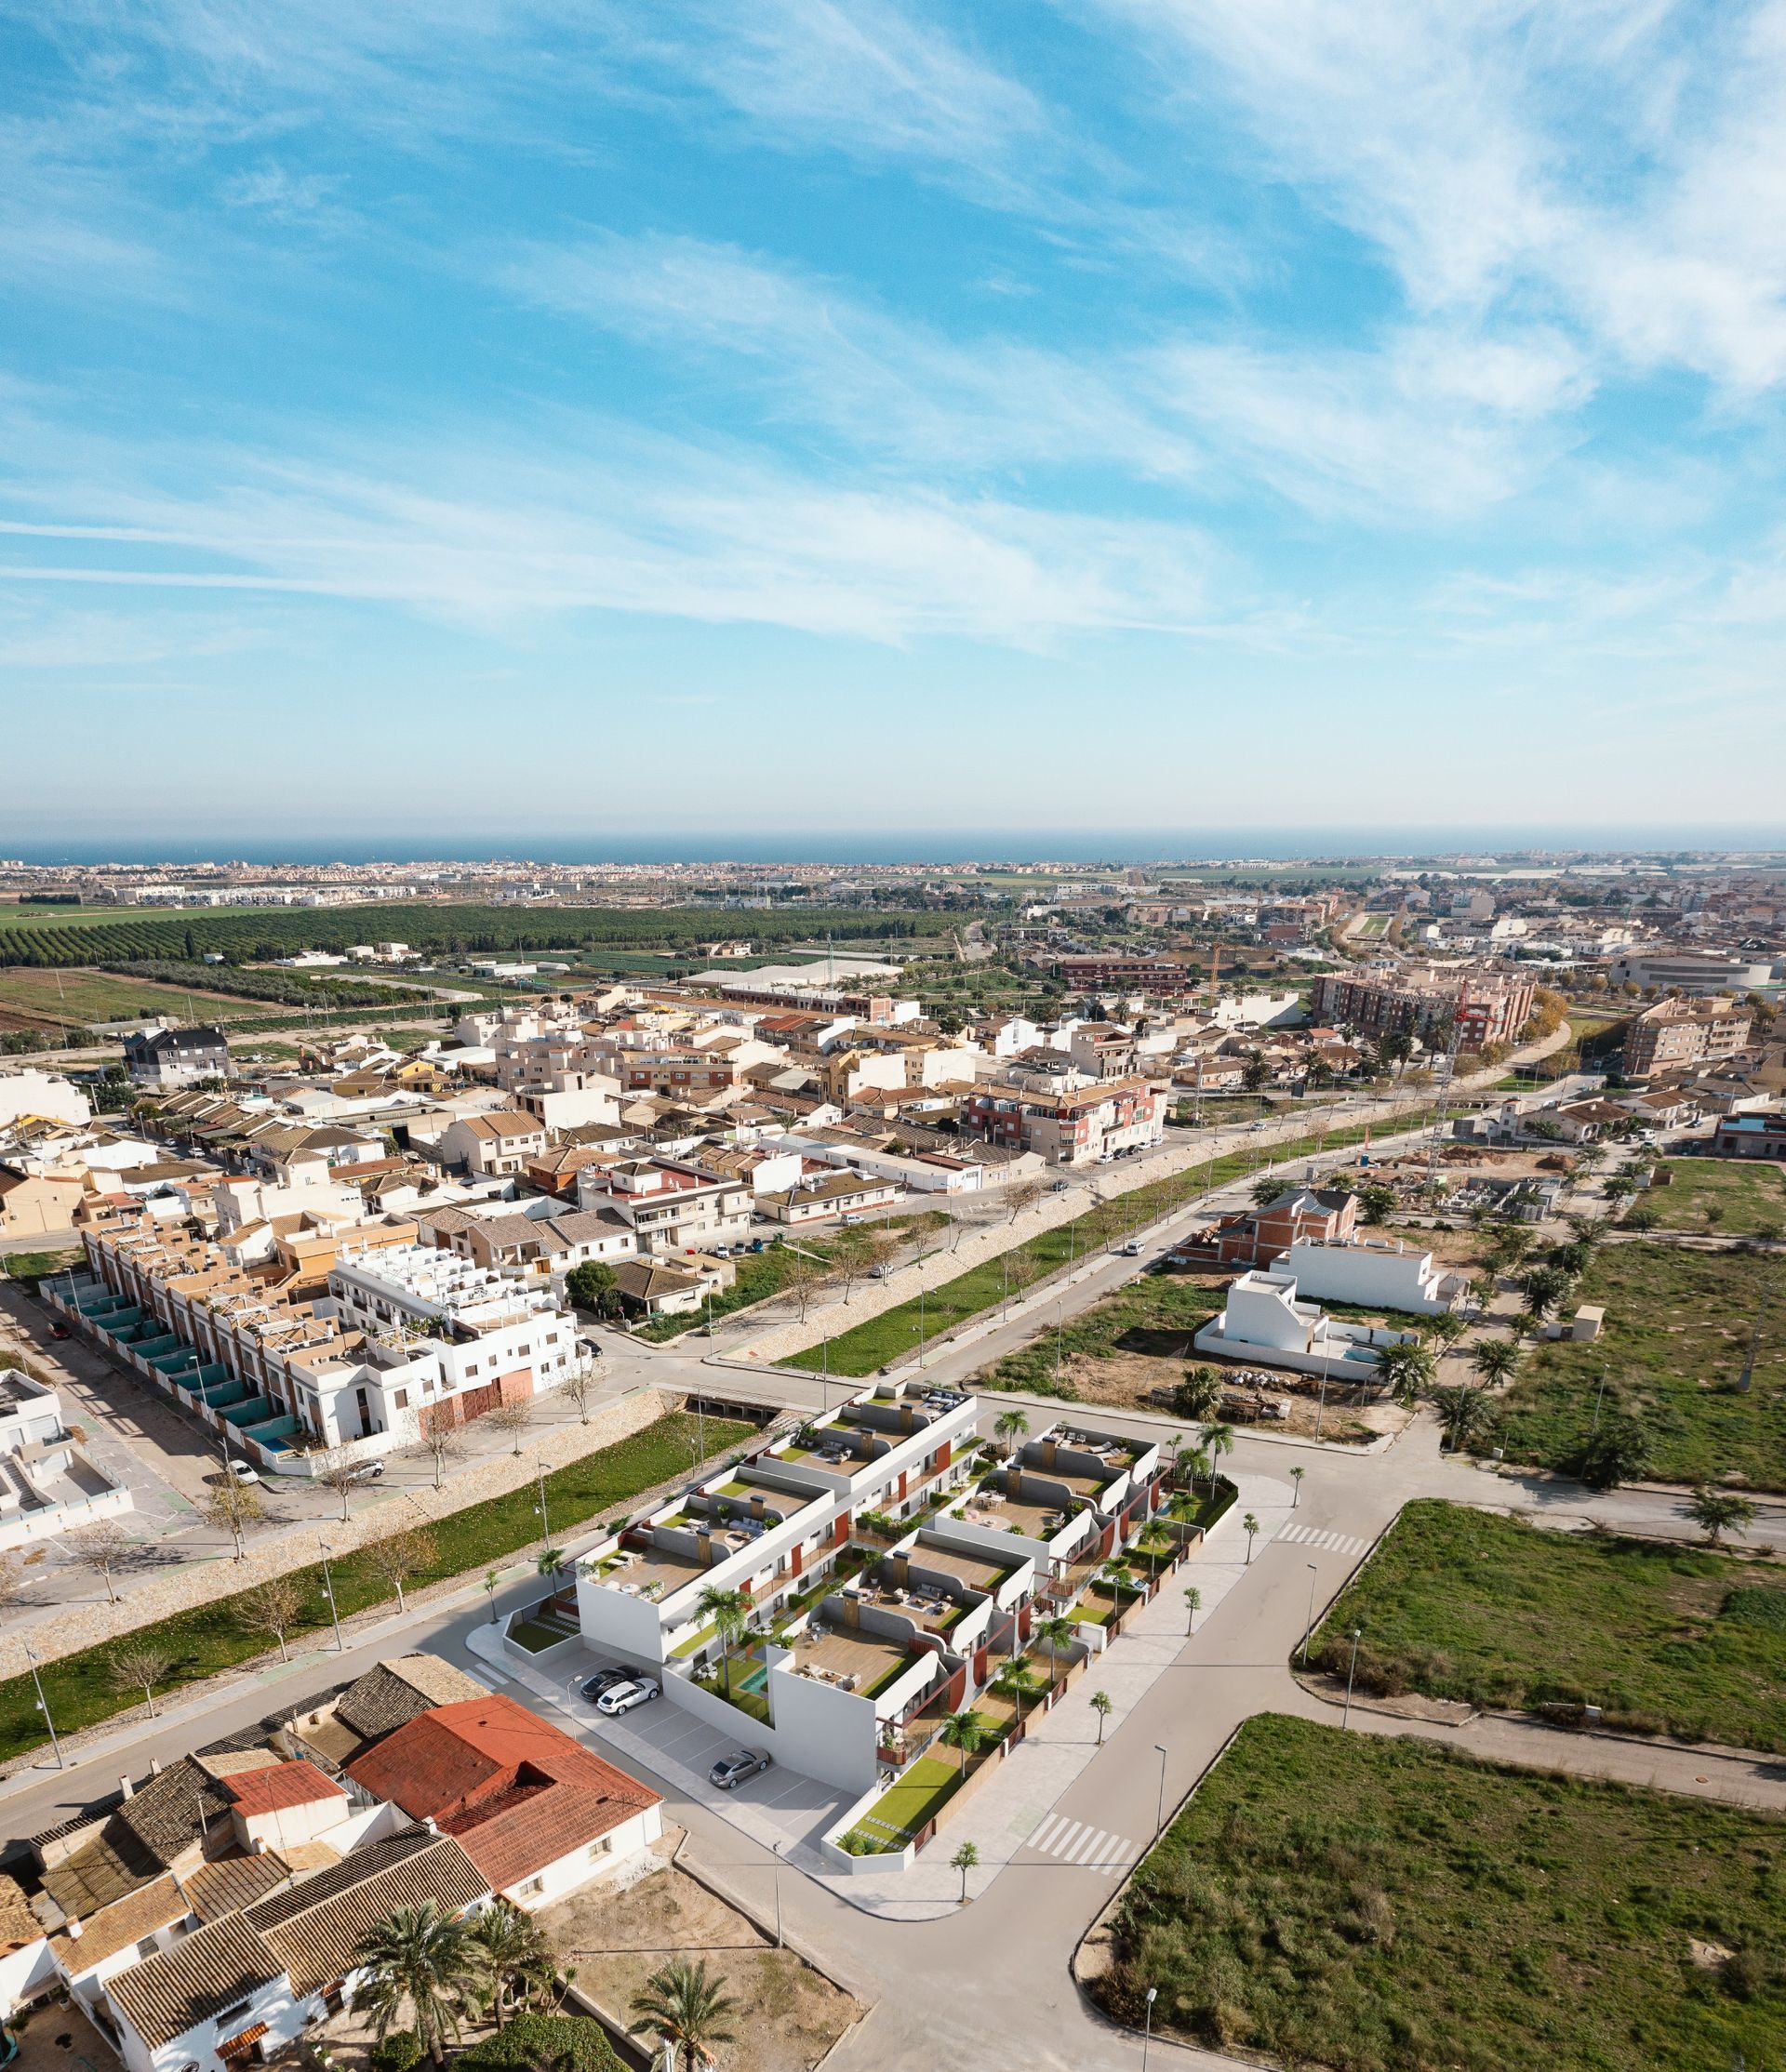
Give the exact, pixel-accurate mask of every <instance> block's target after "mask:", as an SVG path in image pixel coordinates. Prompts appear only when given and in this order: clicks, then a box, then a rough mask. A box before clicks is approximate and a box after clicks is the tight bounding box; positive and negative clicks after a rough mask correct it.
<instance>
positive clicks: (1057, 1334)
mask: <svg viewBox="0 0 1786 2072" xmlns="http://www.w3.org/2000/svg"><path fill="white" fill-rule="evenodd" d="M1065 1329H1066V1324H1065V1322H1064V1320H1063V1316H1062V1306H1061V1305H1060V1303H1058V1302H1057V1303H1056V1304H1055V1306H1054V1392H1055V1394H1056V1395H1057V1396H1058V1395H1059V1394H1060V1339H1061V1335H1062V1333H1063V1332H1064V1331H1065Z"/></svg>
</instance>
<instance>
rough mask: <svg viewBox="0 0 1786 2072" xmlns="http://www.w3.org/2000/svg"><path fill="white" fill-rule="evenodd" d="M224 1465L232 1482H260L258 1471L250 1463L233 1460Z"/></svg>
mask: <svg viewBox="0 0 1786 2072" xmlns="http://www.w3.org/2000/svg"><path fill="white" fill-rule="evenodd" d="M225 1465H226V1468H227V1470H228V1473H229V1475H230V1478H231V1480H232V1481H238V1482H258V1481H260V1469H259V1468H256V1467H255V1465H254V1464H253V1462H252V1461H246V1460H233V1461H230V1462H227V1463H226V1464H225Z"/></svg>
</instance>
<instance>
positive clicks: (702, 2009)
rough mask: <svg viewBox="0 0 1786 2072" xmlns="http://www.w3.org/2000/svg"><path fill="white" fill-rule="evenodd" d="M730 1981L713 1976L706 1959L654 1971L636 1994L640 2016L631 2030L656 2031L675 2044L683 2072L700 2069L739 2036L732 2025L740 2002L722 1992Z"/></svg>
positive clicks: (681, 1961) (635, 2007)
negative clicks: (729, 2024) (715, 2049)
mask: <svg viewBox="0 0 1786 2072" xmlns="http://www.w3.org/2000/svg"><path fill="white" fill-rule="evenodd" d="M725 1983H726V1982H725V1980H724V1979H720V1978H710V1977H709V1976H708V1972H707V1959H705V1958H704V1957H703V1958H702V1959H701V1960H700V1963H698V1964H690V1963H688V1962H687V1961H686V1959H681V1958H677V1959H673V1961H672V1962H670V1963H668V1964H666V1965H664V1966H663V1967H662V1968H661V1970H660V1971H655V1972H652V1973H651V1975H650V1977H649V1978H647V1979H646V1982H645V1985H644V1986H643V1988H642V1989H641V1990H640V1991H639V1992H637V1993H635V1994H633V2013H634V2014H636V2015H637V2016H638V2020H637V2021H636V2022H633V2024H631V2025H630V2026H629V2030H628V2033H629V2034H630V2035H633V2036H643V2035H645V2034H646V2032H647V2031H655V2032H656V2033H657V2035H658V2036H660V2037H661V2038H662V2039H663V2041H664V2042H665V2043H667V2044H668V2045H669V2046H670V2050H671V2053H672V2056H673V2057H680V2059H681V2061H682V2065H683V2072H700V2066H701V2065H703V2064H708V2063H711V2062H712V2059H713V2045H714V2044H715V2043H730V2042H731V2041H732V2040H733V2035H732V2031H731V2030H730V2029H728V2028H727V2027H726V2023H727V2022H728V2021H729V2020H730V2019H731V2017H732V2016H733V2015H734V2014H736V2013H737V2012H738V2002H737V2001H736V2000H734V1999H731V1998H730V1997H729V1996H728V1995H727V1994H726V1993H725V1992H723V1991H722V1990H721V1988H722V1987H723V1986H724V1985H725Z"/></svg>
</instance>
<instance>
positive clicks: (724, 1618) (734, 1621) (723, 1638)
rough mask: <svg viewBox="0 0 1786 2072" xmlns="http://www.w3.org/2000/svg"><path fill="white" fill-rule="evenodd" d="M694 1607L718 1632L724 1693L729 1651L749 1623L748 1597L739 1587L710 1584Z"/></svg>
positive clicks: (728, 1684) (729, 1671)
mask: <svg viewBox="0 0 1786 2072" xmlns="http://www.w3.org/2000/svg"><path fill="white" fill-rule="evenodd" d="M695 1610H696V1611H697V1613H699V1614H700V1615H701V1616H702V1617H704V1618H706V1619H709V1620H711V1621H712V1623H713V1631H714V1632H715V1633H717V1634H718V1635H719V1654H720V1661H721V1664H722V1666H723V1669H724V1674H725V1678H726V1696H727V1697H728V1698H729V1697H730V1696H731V1694H732V1650H733V1648H734V1647H735V1646H736V1645H737V1644H738V1642H739V1641H740V1640H742V1639H743V1638H744V1635H745V1632H746V1630H747V1629H748V1627H749V1626H750V1623H751V1600H750V1599H749V1598H747V1597H746V1596H745V1595H744V1593H743V1591H742V1590H717V1589H715V1588H714V1587H713V1585H712V1584H711V1583H710V1584H709V1585H708V1586H707V1587H706V1588H705V1589H704V1590H702V1591H701V1593H700V1597H699V1598H698V1599H697V1600H695Z"/></svg>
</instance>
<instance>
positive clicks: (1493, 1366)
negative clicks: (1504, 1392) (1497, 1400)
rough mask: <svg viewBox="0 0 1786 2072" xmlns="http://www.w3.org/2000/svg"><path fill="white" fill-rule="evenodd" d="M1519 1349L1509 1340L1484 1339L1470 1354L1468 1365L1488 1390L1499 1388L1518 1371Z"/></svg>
mask: <svg viewBox="0 0 1786 2072" xmlns="http://www.w3.org/2000/svg"><path fill="white" fill-rule="evenodd" d="M1520 1357H1521V1355H1520V1348H1519V1347H1518V1346H1517V1345H1516V1344H1515V1343H1514V1342H1513V1339H1511V1338H1484V1339H1482V1340H1481V1341H1480V1342H1479V1343H1478V1344H1477V1345H1476V1346H1474V1347H1473V1348H1472V1350H1471V1354H1470V1364H1471V1365H1472V1366H1473V1368H1474V1369H1475V1370H1476V1372H1477V1373H1478V1374H1479V1375H1481V1376H1482V1378H1483V1380H1484V1381H1486V1383H1487V1384H1488V1385H1489V1387H1490V1388H1504V1387H1505V1386H1506V1385H1507V1383H1508V1382H1510V1381H1512V1379H1513V1376H1514V1375H1515V1374H1517V1373H1518V1371H1519V1362H1520Z"/></svg>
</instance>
